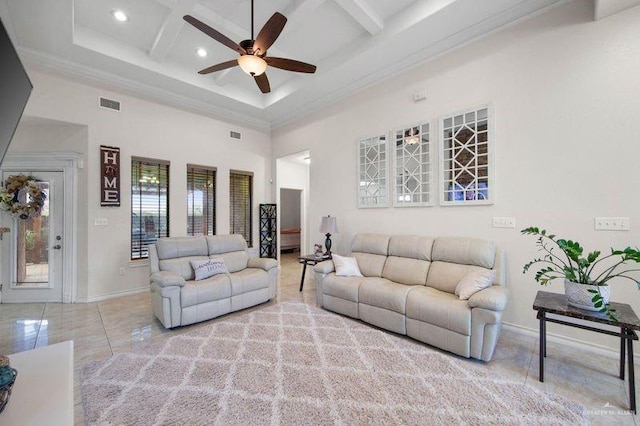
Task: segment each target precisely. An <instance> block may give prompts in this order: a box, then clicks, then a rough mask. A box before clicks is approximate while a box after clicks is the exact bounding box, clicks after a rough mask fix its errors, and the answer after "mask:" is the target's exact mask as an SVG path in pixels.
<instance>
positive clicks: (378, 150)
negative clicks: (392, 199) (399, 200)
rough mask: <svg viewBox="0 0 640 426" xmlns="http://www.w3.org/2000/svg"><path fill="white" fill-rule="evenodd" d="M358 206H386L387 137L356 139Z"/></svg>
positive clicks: (387, 203)
mask: <svg viewBox="0 0 640 426" xmlns="http://www.w3.org/2000/svg"><path fill="white" fill-rule="evenodd" d="M358 176H359V179H358V207H360V208H365V207H388V206H389V200H388V192H389V189H388V186H387V137H386V136H385V135H381V136H375V137H372V138H366V139H361V140H360V141H358Z"/></svg>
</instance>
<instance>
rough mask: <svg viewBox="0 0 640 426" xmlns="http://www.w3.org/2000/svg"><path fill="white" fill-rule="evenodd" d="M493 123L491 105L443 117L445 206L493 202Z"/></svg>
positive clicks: (443, 188)
mask: <svg viewBox="0 0 640 426" xmlns="http://www.w3.org/2000/svg"><path fill="white" fill-rule="evenodd" d="M493 146H494V142H493V125H492V114H491V109H490V107H483V108H480V109H477V110H470V111H466V112H463V113H460V114H455V115H450V116H447V117H444V118H443V119H442V155H441V158H442V160H441V175H440V179H441V180H440V181H441V186H440V188H441V190H442V191H441V196H440V204H442V205H474V204H492V203H493V199H494V193H495V189H494V186H493Z"/></svg>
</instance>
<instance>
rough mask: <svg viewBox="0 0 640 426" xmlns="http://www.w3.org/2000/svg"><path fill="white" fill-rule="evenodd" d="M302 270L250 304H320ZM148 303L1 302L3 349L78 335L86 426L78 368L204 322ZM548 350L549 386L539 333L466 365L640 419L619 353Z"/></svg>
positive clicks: (605, 419)
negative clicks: (185, 320)
mask: <svg viewBox="0 0 640 426" xmlns="http://www.w3.org/2000/svg"><path fill="white" fill-rule="evenodd" d="M301 268H302V266H301V265H299V264H298V263H297V261H296V255H293V254H288V255H284V256H283V258H282V262H281V273H280V282H279V285H278V295H277V298H276V300H274V301H271V302H268V303H266V304H263V305H260V306H257V307H254V308H251V309H262V308H263V307H264V306H269V305H271V304H273V303H278V301H290V300H296V301H301V302H304V303H308V304H313V305H315V303H316V301H315V299H316V298H315V283H314V280H313V276H312V275H313V274H311V273H308V274H307V277H306V279H305V287H304V290H303V291H302V292H300V291H299V285H300V273H301ZM310 269H311V268H308V270H307V272H310V271H309V270H310ZM150 305H151V304H150V297H149V294H148V293H145V294H138V295H132V296H126V297H121V298H117V299H111V300H106V301H103V302H97V303H88V304H70V305H63V304H56V303H47V304H45V303H33V304H15V305H12V304H3V305H0V353H5V354H6V353H9V354H10V353H14V352H19V351H24V350H28V349H33V348H35V347H40V346H46V345H49V344H53V343H58V342H62V341H65V340H73V341H74V346H75V369H76V374H75V404H76V405H75V422H76V424H84V416H83V413H82V397H81V392H80V385H79V376H80V374H79V373H80V370H81V369H82V367H83V366H84V364H85V363H86V362H88V361H91V360H99V359H103V358H106V357H109V356H111V355H113V354H115V353H120V352H129V351H132V350H135V349H137V348H141V347H144V346H148V345H150V344H153V343H156V342H160V341H162V340H163V339H167V338H169V337H171V336H174V335H176V334H180V333H184V332H187V331H190V330H193V329H195V328H197V327H201V326H202V325H203V324H195V325H192V326H188V327H182V328H180V329H177V330H165V329H164V328H163V327H162V325H161V324H160V323H159V322H158V321H157V320H156V319H155V318H154V316H153V314H152V312H151V306H150ZM243 312H246V311H243ZM238 314H239V313H232V314H229V315H238ZM532 315H533V312H532ZM227 317H228V316H224V317H222V318H227ZM212 321H216V320H215V319H214V320H212ZM547 354H548V355H549V356H548V358H547V361H546V364H545V379H546V382H545V383H540V382H539V381H538V344H537V338H536V337H531V336H525V335H522V334H520V333H516V332H513V331H509V330H503V331H502V334H501V336H500V340H499V343H498V347H497V349H496V352H495V355H494V359H493V360H492V361H491V362H489V363H486V364H484V363H480V362H476V361H465V362H473V363H476V364H478V365H481V366H483V368H487V369H489V370H493V371H494V372H495V374H497V375H500V376H501V377H504V378H506V379H510V380H516V381H519V382H522V383H526V384H527V385H530V386H533V387H535V388H537V389H540V390H543V391H551V392H555V393H557V394H560V395H563V396H565V397H567V398H570V399H574V400H576V401H578V402H580V403H581V404H583V405H584V406H585V407H586V408H587V410H589V413H590V416H589V417H590V421H591V423H592V424H603V425H612V424H628V425H634V424H636V416H632V415H630V414H629V413H628V411H627V408H628V405H627V404H628V391H627V386H626V384H625V382H622V381H621V380H620V379H618V377H617V359H616V358H607V357H605V356H599V355H593V354H592V353H587V352H583V351H580V350H577V349H575V348H572V347H568V346H564V345H561V344H558V343H554V342H548V347H547ZM639 380H640V379H639ZM639 397H640V394H639Z"/></svg>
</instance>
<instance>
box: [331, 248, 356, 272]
mask: <svg viewBox="0 0 640 426" xmlns="http://www.w3.org/2000/svg"><path fill="white" fill-rule="evenodd" d="M331 258H332V259H333V265H334V266H335V267H336V276H338V277H361V276H362V274H361V273H360V268H358V261H357V260H356V258H355V257H345V256H339V255H337V254H333V253H332V254H331Z"/></svg>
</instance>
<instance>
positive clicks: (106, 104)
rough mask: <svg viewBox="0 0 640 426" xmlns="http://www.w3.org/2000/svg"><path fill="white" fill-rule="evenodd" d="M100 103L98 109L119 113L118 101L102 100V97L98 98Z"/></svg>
mask: <svg viewBox="0 0 640 426" xmlns="http://www.w3.org/2000/svg"><path fill="white" fill-rule="evenodd" d="M98 99H99V101H100V103H99V105H98V106H99V107H100V108H104V109H110V110H111V111H117V112H120V101H114V100H113V99H107V98H103V97H102V96H101V97H99V98H98Z"/></svg>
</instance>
